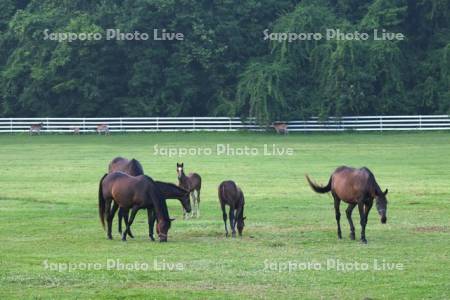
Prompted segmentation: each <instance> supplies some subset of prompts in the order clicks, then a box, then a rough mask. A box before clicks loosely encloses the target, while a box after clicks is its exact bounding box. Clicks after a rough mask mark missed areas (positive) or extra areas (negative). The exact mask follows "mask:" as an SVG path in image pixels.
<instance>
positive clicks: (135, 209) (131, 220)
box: [122, 205, 139, 242]
mask: <svg viewBox="0 0 450 300" xmlns="http://www.w3.org/2000/svg"><path fill="white" fill-rule="evenodd" d="M138 210H139V207H138V206H136V205H135V206H133V208H132V209H131V216H130V219H129V220H126V221H127V229H125V232H124V234H123V235H122V241H124V242H125V241H126V240H127V233H128V232H129V231H131V230H130V228H131V224H133V221H134V217H136V213H137V212H138Z"/></svg>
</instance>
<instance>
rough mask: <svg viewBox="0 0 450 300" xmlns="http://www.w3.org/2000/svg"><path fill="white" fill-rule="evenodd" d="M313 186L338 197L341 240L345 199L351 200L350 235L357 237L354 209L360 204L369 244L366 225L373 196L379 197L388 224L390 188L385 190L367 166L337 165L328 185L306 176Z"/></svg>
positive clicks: (363, 227)
mask: <svg viewBox="0 0 450 300" xmlns="http://www.w3.org/2000/svg"><path fill="white" fill-rule="evenodd" d="M306 180H308V183H309V185H310V186H311V188H312V189H313V190H314V191H315V192H316V193H321V194H324V193H328V192H330V191H331V194H332V195H333V198H334V209H335V211H336V222H337V227H338V229H337V234H338V237H339V239H341V238H342V233H341V224H340V219H341V213H340V211H339V205H340V202H341V200H342V201H344V202H347V203H348V207H347V210H346V211H345V212H346V215H347V219H348V222H349V224H350V238H351V239H352V240H354V239H355V226H354V225H353V221H352V211H353V209H354V208H355V206H356V205H358V210H359V216H360V223H361V241H362V242H363V243H365V244H367V240H366V225H367V217H368V216H369V212H370V209H371V208H372V205H373V199H374V198H375V199H376V205H377V210H378V213H379V215H380V216H381V223H383V224H385V223H386V220H387V219H386V210H387V199H386V195H387V193H388V190H387V189H386V191H384V192H383V191H382V190H381V189H380V186H379V185H378V183H377V181H376V180H375V176H374V175H373V174H372V172H371V171H370V170H369V169H367V168H361V169H354V168H350V167H346V166H342V167H339V168H337V169H336V170H335V171H334V172H333V174H331V177H330V180H329V181H328V184H327V185H326V186H320V185H317V184H315V183H314V182H312V181H311V179H310V178H309V177H308V175H306Z"/></svg>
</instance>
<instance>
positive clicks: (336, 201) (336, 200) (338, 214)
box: [333, 193, 342, 239]
mask: <svg viewBox="0 0 450 300" xmlns="http://www.w3.org/2000/svg"><path fill="white" fill-rule="evenodd" d="M333 198H334V210H335V211H336V223H337V235H338V238H339V239H342V231H341V212H340V211H339V205H340V204H341V199H339V197H338V196H337V195H336V194H334V193H333Z"/></svg>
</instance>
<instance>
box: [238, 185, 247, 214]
mask: <svg viewBox="0 0 450 300" xmlns="http://www.w3.org/2000/svg"><path fill="white" fill-rule="evenodd" d="M237 190H238V192H239V206H238V209H237V213H236V217H237V219H238V220H242V219H243V218H244V204H245V199H244V193H243V192H242V190H241V189H240V188H239V187H237Z"/></svg>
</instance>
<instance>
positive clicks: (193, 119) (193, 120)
mask: <svg viewBox="0 0 450 300" xmlns="http://www.w3.org/2000/svg"><path fill="white" fill-rule="evenodd" d="M192 122H193V123H192V125H193V129H194V131H195V117H193V118H192Z"/></svg>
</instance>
